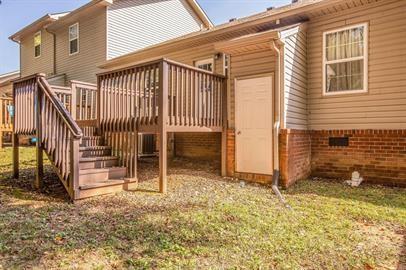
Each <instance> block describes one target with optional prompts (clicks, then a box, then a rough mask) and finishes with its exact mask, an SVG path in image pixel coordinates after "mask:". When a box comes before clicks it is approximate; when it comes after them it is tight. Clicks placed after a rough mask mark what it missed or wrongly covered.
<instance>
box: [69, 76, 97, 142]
mask: <svg viewBox="0 0 406 270" xmlns="http://www.w3.org/2000/svg"><path fill="white" fill-rule="evenodd" d="M71 89H72V90H71V91H72V101H71V102H72V104H76V106H72V110H71V114H72V116H73V118H74V119H75V120H76V122H77V123H78V125H79V126H80V127H81V128H82V130H83V133H84V134H85V135H89V136H90V135H94V134H95V131H96V128H97V117H98V108H97V86H96V84H91V83H85V82H80V81H71Z"/></svg>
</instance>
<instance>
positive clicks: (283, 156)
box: [279, 129, 311, 188]
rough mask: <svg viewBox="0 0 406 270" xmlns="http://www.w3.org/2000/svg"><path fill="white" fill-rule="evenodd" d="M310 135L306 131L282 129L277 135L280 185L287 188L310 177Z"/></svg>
mask: <svg viewBox="0 0 406 270" xmlns="http://www.w3.org/2000/svg"><path fill="white" fill-rule="evenodd" d="M310 136H311V134H310V132H309V131H306V130H293V129H283V130H281V132H280V134H279V162H280V163H279V164H280V176H281V185H282V186H283V187H284V188H287V187H289V186H291V185H293V184H294V183H295V182H296V181H298V180H302V179H305V178H307V177H309V175H310V165H311V137H310Z"/></svg>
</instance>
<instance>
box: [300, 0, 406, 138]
mask: <svg viewBox="0 0 406 270" xmlns="http://www.w3.org/2000/svg"><path fill="white" fill-rule="evenodd" d="M405 13H406V1H396V0H385V1H379V2H377V3H373V4H368V5H366V6H363V7H360V8H354V9H350V10H348V11H345V12H339V13H337V14H335V15H334V16H324V17H320V18H317V19H313V20H310V22H309V25H308V39H307V40H308V87H309V98H308V102H309V112H310V115H309V126H310V128H311V129H316V130H320V129H328V130H331V129H399V128H406V75H405V74H406V16H405ZM364 22H367V23H368V24H369V56H368V57H369V59H368V63H369V76H368V81H369V83H368V88H369V91H368V93H366V94H343V95H338V96H322V91H323V89H322V38H323V31H327V30H333V29H335V28H339V27H343V26H347V25H352V24H358V23H364Z"/></svg>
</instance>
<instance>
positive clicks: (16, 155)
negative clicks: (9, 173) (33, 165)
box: [11, 132, 20, 179]
mask: <svg viewBox="0 0 406 270" xmlns="http://www.w3.org/2000/svg"><path fill="white" fill-rule="evenodd" d="M11 141H12V144H13V177H14V179H18V177H19V167H20V157H19V149H18V148H19V146H20V143H19V141H18V135H17V134H15V133H14V132H13V133H12V138H11Z"/></svg>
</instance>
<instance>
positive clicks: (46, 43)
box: [20, 30, 54, 77]
mask: <svg viewBox="0 0 406 270" xmlns="http://www.w3.org/2000/svg"><path fill="white" fill-rule="evenodd" d="M41 38H42V44H41V56H40V57H38V58H35V57H34V34H32V35H29V36H27V37H25V38H24V39H23V40H21V43H20V46H21V48H20V50H21V55H20V58H21V67H20V69H21V76H22V77H25V76H28V75H32V74H34V73H45V74H47V75H52V73H53V57H54V45H53V36H52V34H50V33H48V32H47V31H45V30H42V31H41Z"/></svg>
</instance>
